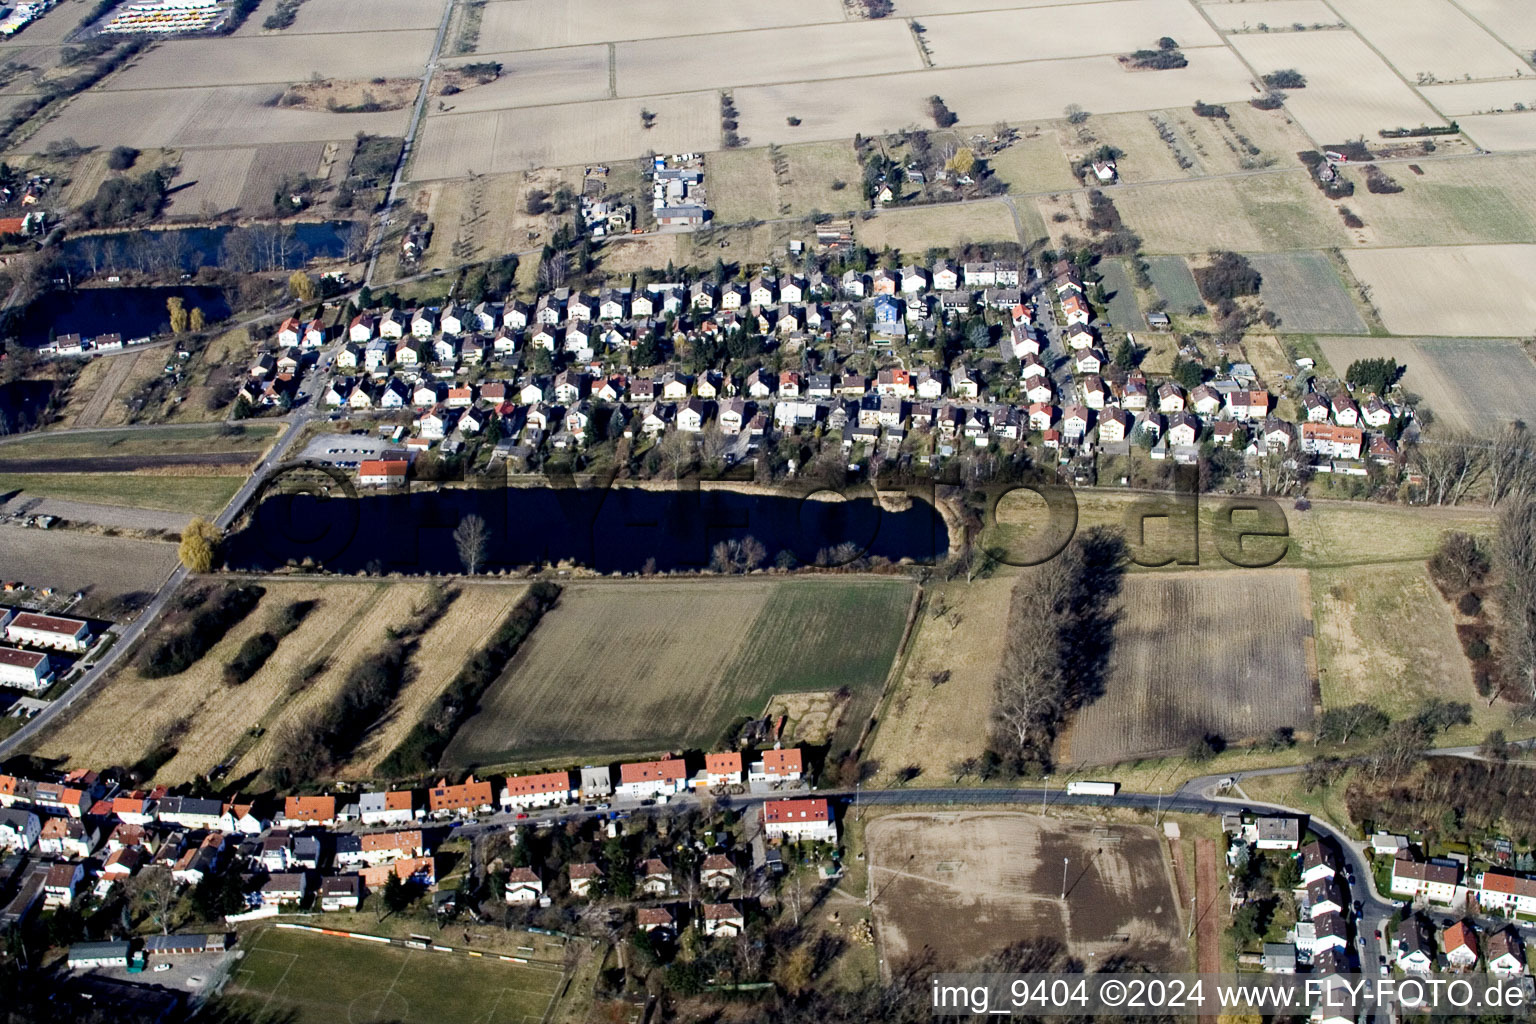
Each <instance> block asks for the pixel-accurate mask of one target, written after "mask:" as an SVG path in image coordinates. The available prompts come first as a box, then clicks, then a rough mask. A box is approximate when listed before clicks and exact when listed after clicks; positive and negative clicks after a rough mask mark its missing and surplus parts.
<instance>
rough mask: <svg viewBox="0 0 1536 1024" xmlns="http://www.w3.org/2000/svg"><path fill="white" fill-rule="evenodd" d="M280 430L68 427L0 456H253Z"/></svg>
mask: <svg viewBox="0 0 1536 1024" xmlns="http://www.w3.org/2000/svg"><path fill="white" fill-rule="evenodd" d="M280 429H282V428H281V427H279V426H278V425H276V424H270V423H261V424H252V425H250V426H243V427H239V428H237V430H238V433H229V432H227V431H226V428H225V427H224V426H223V424H212V423H210V424H207V425H202V424H189V425H187V426H178V427H165V428H163V429H155V430H99V431H79V430H76V431H69V432H68V433H58V434H50V433H46V432H45V433H40V434H29V435H25V436H24V437H22V438H21V439H20V440H17V441H11V442H9V443H6V444H0V459H7V460H9V459H91V458H96V457H99V456H103V455H193V454H196V455H201V454H207V453H210V452H240V453H245V452H249V453H250V454H251V457H252V458H255V456H256V453H257V452H259V451H261V450H262V449H263V448H265V447H266V446H267V445H269V444H271V443H272V441H273V439H274V437H275V436H276V435H277V432H278V431H279V430H280Z"/></svg>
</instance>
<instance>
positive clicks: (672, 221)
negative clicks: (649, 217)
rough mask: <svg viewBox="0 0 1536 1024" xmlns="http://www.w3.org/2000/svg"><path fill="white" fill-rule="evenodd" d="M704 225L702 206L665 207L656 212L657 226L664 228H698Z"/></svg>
mask: <svg viewBox="0 0 1536 1024" xmlns="http://www.w3.org/2000/svg"><path fill="white" fill-rule="evenodd" d="M703 223H704V207H702V206H664V207H662V208H661V209H659V210H657V211H656V224H657V226H658V227H664V228H696V227H699V226H701V225H702V224H703Z"/></svg>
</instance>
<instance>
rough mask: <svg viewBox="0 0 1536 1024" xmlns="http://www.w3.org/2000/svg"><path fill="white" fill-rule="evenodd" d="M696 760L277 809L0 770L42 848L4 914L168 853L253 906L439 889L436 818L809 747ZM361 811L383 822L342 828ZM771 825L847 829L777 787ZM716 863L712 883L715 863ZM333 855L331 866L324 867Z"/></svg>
mask: <svg viewBox="0 0 1536 1024" xmlns="http://www.w3.org/2000/svg"><path fill="white" fill-rule="evenodd" d="M690 767H691V766H690V765H689V763H688V762H687V761H686V760H685V759H683V758H668V759H664V760H662V761H655V762H640V763H634V764H625V765H622V766H620V769H619V771H618V773H617V776H616V777H615V774H614V773H613V772H612V771H611V769H610V768H608V767H606V766H591V767H586V768H583V769H581V770H580V771H579V772H573V773H561V772H549V773H542V774H539V775H531V776H514V777H510V778H508V779H506V780H505V783H504V785H503V786H502V787H501V789H500V792H499V794H498V793H494V791H493V785H492V783H491V782H490V781H489V780H482V779H476V778H474V777H473V776H471V777H470V778H469V779H467V780H465V781H464V782H462V783H458V784H450V783H449V782H447V780H440V781H439V782H438V783H437V784H436V785H434V786H431V787H428V788H427V789H426V790H424V791H420V792H417V791H412V790H398V791H381V792H375V793H364V794H360V795H358V796H357V797H355V798H351V797H348V798H338V797H337V796H334V795H315V796H291V797H287V798H285V799H284V800H283V801H282V803H281V805H280V806H279V807H273V808H271V809H270V810H263V809H262V808H261V807H259V806H257V805H255V804H251V803H244V802H240V801H238V800H236V801H222V800H214V799H207V798H201V797H189V796H174V795H171V794H169V793H168V792H166V791H165V790H164V789H163V788H161V789H154V790H149V791H124V790H120V789H118V788H116V787H115V786H113V785H112V784H111V783H110V782H109V781H107V780H106V779H105V778H104V777H103V776H101V775H99V774H97V773H94V772H85V771H80V772H73V773H70V775H68V776H66V777H65V778H64V779H63V780H60V781H57V782H53V781H37V780H30V779H24V778H17V777H14V776H0V849H4V850H7V851H12V852H21V853H26V854H30V855H32V856H34V857H36V858H41V859H38V860H35V861H33V862H32V863H31V865H30V867H29V869H28V870H27V872H26V873H25V876H24V877H23V878H21V879H18V880H16V886H15V891H14V893H13V892H12V891H11V888H10V883H11V882H12V881H13V880H12V879H11V878H10V877H9V875H7V877H5V878H3V879H0V886H5V887H6V895H5V897H4V901H3V902H5V903H6V907H5V909H4V910H3V911H0V923H9V922H11V921H14V920H20V919H21V918H22V917H24V916H26V914H27V913H29V912H30V911H31V910H33V909H35V907H36V906H38V905H41V906H45V907H51V906H68V905H70V904H71V903H72V902H73V901H74V900H75V898H76V897H77V896H78V895H79V894H80V893H81V892H83V891H84V888H85V886H86V885H87V883H88V882H89V881H91V880H95V886H96V889H97V891H98V892H105V891H106V889H107V888H110V886H111V885H113V884H115V883H117V882H121V881H125V880H126V879H128V878H129V877H131V876H132V875H133V874H134V873H136V872H137V871H138V870H139V869H140V868H142V867H145V866H148V865H160V866H163V867H164V868H165V869H167V870H168V871H169V872H170V873H171V875H172V877H173V878H174V880H175V881H176V882H178V883H180V884H183V885H196V884H198V883H199V882H201V881H202V880H203V879H204V878H206V877H208V876H209V875H211V874H214V873H220V872H225V871H239V872H241V873H242V876H243V878H244V880H245V882H246V884H245V886H244V889H245V891H246V892H247V893H248V903H249V906H252V907H257V906H265V907H270V908H280V907H286V906H288V905H291V904H295V903H300V902H308V901H310V900H311V899H313V901H314V902H315V905H316V906H317V907H318V908H319V909H321V910H341V909H351V908H355V907H357V906H358V905H359V903H360V901H361V900H362V898H363V897H364V895H365V894H366V893H368V892H370V891H375V890H379V889H382V888H383V887H384V886H385V885H387V884H388V883H389V880H390V879H391V878H392V877H395V878H399V879H401V880H403V881H407V882H412V883H416V884H418V885H421V886H424V887H427V888H430V887H432V886H434V885H435V884H436V865H435V861H434V858H433V850H432V848H431V846H432V839H431V836H432V835H433V834H434V833H432V832H430V831H428V830H426V829H424V828H422V827H421V822H423V821H424V820H428V819H432V818H437V819H443V818H464V817H472V816H475V815H480V814H484V813H488V812H492V811H495V810H497V809H498V808H499V809H500V810H502V811H503V812H510V811H512V810H515V809H518V808H528V809H534V808H539V807H550V806H558V805H561V804H565V803H570V802H573V801H575V800H578V799H590V800H597V799H605V800H606V799H607V798H609V797H616V798H620V799H651V798H659V799H665V798H666V797H667V796H668V795H670V794H673V793H679V792H683V791H684V790H686V789H706V788H719V787H725V786H734V785H739V784H742V783H747V784H754V785H759V784H765V785H767V786H769V787H770V788H774V787H778V786H781V785H783V784H785V783H795V782H798V781H800V780H801V779H802V778H803V777H804V768H803V764H802V760H801V754H800V751H799V750H780V749H774V750H769V751H764V752H763V753H762V755H761V757H760V759H757V760H751V761H748V760H746V759H745V757H744V755H743V754H742V753H740V752H726V753H720V754H711V755H708V756H707V757H705V758H704V760H703V763H702V764H701V765H699V766H698V767H697V770H690ZM347 823H361V824H362V825H363V826H367V827H370V828H375V829H380V830H382V831H361V832H360V831H357V830H356V829H338V828H337V827H338V826H343V825H346V824H347ZM761 824H762V829H763V832H764V834H765V835H766V837H767V838H768V839H770V840H778V841H802V840H821V841H835V840H836V838H837V829H836V822H835V818H834V816H833V813H832V810H831V807H830V805H829V804H828V803H827V801H825V800H817V799H791V800H769V801H767V802H766V803H765V805H764V809H763V812H762V816H761ZM439 831H440V830H439ZM6 863H7V865H15V864H19V863H20V862H19V861H7V862H6ZM705 867H706V878H705V881H706V882H710V878H709V876H708V869H709V868H710V865H708V864H706V865H705ZM714 867H715V868H722V865H719V864H717V865H714ZM725 867H728V865H726V866H725ZM322 868H324V869H326V870H327V871H328V873H327V874H325V875H324V876H323V877H317V874H318V872H320V871H321V869H322ZM7 870H8V871H10V870H13V868H8V869H7ZM717 873H718V872H717ZM523 874H525V875H526V874H530V873H528V872H524V873H523ZM593 877H594V876H593V874H592V873H591V872H590V871H587V870H586V869H585V868H581V867H578V868H577V869H575V870H573V872H572V875H571V887H572V891H573V893H575V894H576V895H583V894H584V890H585V888H586V887H587V886H589V885H590V882H591V880H592V879H593ZM715 880H716V881H718V880H719V879H718V878H717V879H715ZM513 882H514V883H515V884H514V885H511V886H509V888H508V892H507V893H506V898H507V900H508V902H522V901H525V899H526V898H542V895H543V882H542V881H541V880H539V879H538V878H537V877H536V876H535V877H532V878H525V877H521V876H516V875H515V876H514V879H513ZM13 904H15V907H14V908H13V907H12V905H13ZM12 909H16V913H15V914H12V913H11V910H12Z"/></svg>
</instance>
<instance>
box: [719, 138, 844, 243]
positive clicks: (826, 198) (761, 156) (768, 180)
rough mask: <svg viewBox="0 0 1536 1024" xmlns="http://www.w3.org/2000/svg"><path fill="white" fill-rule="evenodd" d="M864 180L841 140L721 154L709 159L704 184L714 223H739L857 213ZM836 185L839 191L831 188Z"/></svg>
mask: <svg viewBox="0 0 1536 1024" xmlns="http://www.w3.org/2000/svg"><path fill="white" fill-rule="evenodd" d="M781 171H782V173H780V172H781ZM863 177H864V173H863V170H862V168H860V166H859V161H858V158H857V157H856V156H855V155H854V152H853V143H852V142H850V141H849V140H846V139H845V140H842V141H840V142H815V143H807V144H805V145H797V146H769V147H767V148H761V149H725V150H721V151H720V152H718V153H711V154H710V155H709V164H708V167H707V168H706V174H705V181H706V183H707V185H708V188H709V197H710V203H711V206H712V207H713V209H714V211H715V219H716V221H717V222H718V223H720V224H739V223H742V222H743V221H753V220H771V219H773V218H776V217H804V216H808V215H809V214H810V213H811V212H812V211H816V210H819V211H821V212H823V213H837V214H841V213H845V212H848V211H852V210H859V209H862V208H863V206H864V195H863V192H862V187H863V186H862V181H863ZM836 182H842V187H840V188H834V187H833V185H834V184H835V183H836Z"/></svg>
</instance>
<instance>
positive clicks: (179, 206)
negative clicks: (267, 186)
mask: <svg viewBox="0 0 1536 1024" xmlns="http://www.w3.org/2000/svg"><path fill="white" fill-rule="evenodd" d="M255 160H256V147H254V146H250V147H241V148H234V147H231V148H229V149H193V150H188V151H187V152H186V153H183V154H182V157H181V166H180V168H179V169H178V170H177V172H176V179H175V182H174V183H173V184H174V185H175V186H176V191H175V193H174V194H173V195H172V196H171V197H170V201H169V202H168V203H167V204H166V210H167V212H168V213H169V214H170V215H171V216H173V217H210V216H216V215H217V214H220V213H223V212H224V211H226V210H233V209H235V208H236V207H238V206H239V205H240V196H241V194H242V193H243V192H244V191H245V177H246V175H247V174H248V173H250V170H251V164H253V163H254V162H255ZM271 198H272V197H271V195H270V194H268V196H267V200H268V202H269V203H270V202H271Z"/></svg>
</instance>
